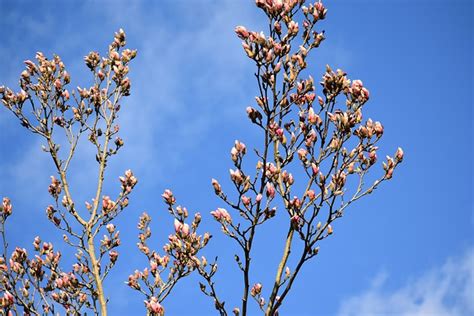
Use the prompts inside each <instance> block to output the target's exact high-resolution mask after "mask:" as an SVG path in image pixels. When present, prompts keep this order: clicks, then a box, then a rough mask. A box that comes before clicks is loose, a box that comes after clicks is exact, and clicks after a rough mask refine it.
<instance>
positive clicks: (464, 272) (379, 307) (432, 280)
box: [339, 248, 474, 316]
mask: <svg viewBox="0 0 474 316" xmlns="http://www.w3.org/2000/svg"><path fill="white" fill-rule="evenodd" d="M386 279H387V275H386V273H381V274H379V275H378V276H376V278H375V279H374V281H373V283H372V285H371V287H370V288H369V289H368V290H366V291H365V292H363V293H360V294H358V295H355V296H353V297H350V298H348V299H346V300H345V301H344V302H343V303H342V304H341V306H340V309H339V315H340V316H352V315H364V316H371V315H373V316H375V315H377V316H382V315H407V316H408V315H410V316H465V315H474V248H471V249H469V250H468V251H466V253H465V254H464V255H463V256H460V257H457V258H450V259H448V260H447V261H446V262H445V263H444V264H443V265H442V266H439V267H436V268H434V269H432V270H430V271H428V272H426V273H424V274H423V275H422V276H420V277H418V278H416V279H413V280H411V281H410V282H408V283H407V284H406V285H405V286H403V287H401V288H399V289H396V290H394V291H387V290H384V288H383V285H384V284H385V281H386Z"/></svg>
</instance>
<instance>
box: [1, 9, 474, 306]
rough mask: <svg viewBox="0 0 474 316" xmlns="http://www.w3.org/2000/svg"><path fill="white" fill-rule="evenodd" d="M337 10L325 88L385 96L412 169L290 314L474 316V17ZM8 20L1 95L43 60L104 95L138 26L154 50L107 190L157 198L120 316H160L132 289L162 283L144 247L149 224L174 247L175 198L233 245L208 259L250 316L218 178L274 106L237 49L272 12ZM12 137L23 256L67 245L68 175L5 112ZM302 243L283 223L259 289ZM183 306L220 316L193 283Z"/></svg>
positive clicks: (343, 236)
mask: <svg viewBox="0 0 474 316" xmlns="http://www.w3.org/2000/svg"><path fill="white" fill-rule="evenodd" d="M326 6H327V8H328V9H329V12H328V16H327V19H326V20H325V21H323V22H322V23H321V24H320V28H323V29H325V30H326V36H327V40H326V41H325V42H324V43H323V44H322V46H321V48H320V49H318V50H317V51H316V52H315V53H314V54H313V56H312V59H311V64H312V65H311V66H310V69H309V70H308V73H309V74H311V75H312V76H313V77H314V78H320V77H321V75H322V74H323V71H324V65H325V64H329V65H331V66H332V67H333V68H342V69H344V70H345V71H346V72H348V74H349V77H350V78H353V79H359V78H360V79H362V80H363V81H364V84H365V85H366V86H367V87H368V88H369V89H370V91H371V100H370V102H369V103H368V104H367V106H366V110H365V111H366V112H365V116H366V117H371V118H373V119H376V120H380V121H381V122H382V123H383V124H384V127H385V134H384V139H383V141H382V143H381V146H380V147H381V151H382V152H381V153H385V154H393V153H394V151H395V149H396V148H397V147H398V146H401V147H403V148H404V150H405V153H406V159H405V160H404V162H403V165H402V166H401V167H400V168H399V169H398V170H396V174H395V177H394V179H393V180H392V181H391V182H389V183H387V184H386V185H385V186H383V188H382V189H380V190H377V192H376V194H374V195H372V196H369V197H368V198H366V199H364V200H363V201H361V202H360V203H356V204H354V205H353V207H352V208H350V209H349V211H348V212H347V214H346V216H344V217H343V218H342V219H341V220H339V221H338V222H336V223H335V225H334V228H335V234H334V235H333V237H331V238H330V239H328V240H326V241H325V242H323V243H322V244H321V245H320V246H321V252H320V255H319V256H318V257H317V259H316V260H314V261H312V262H311V263H310V264H309V265H307V266H306V268H305V269H304V270H303V278H300V279H299V280H298V281H297V282H296V284H295V286H294V290H293V294H292V295H290V296H289V297H288V301H287V305H286V307H283V308H282V310H281V312H282V315H387V314H390V315H407V314H409V315H466V314H469V313H474V305H473V304H474V303H473V300H472V297H473V296H474V293H473V283H474V271H473V270H474V267H473V266H474V250H473V228H474V216H473V199H472V193H473V184H472V181H473V171H472V154H473V153H472V146H473V130H472V120H473V116H472V114H473V113H472V105H473V93H472V87H473V77H472V73H473V71H474V67H473V57H472V56H473V22H472V20H473V16H472V15H473V7H472V2H471V1H468V0H465V1H463V0H452V1H437V0H435V1H422V0H418V1H377V0H365V1H357V2H355V1H349V0H340V1H327V2H326ZM0 10H1V15H2V19H0V30H2V31H3V32H2V39H1V41H0V83H1V84H5V85H7V86H11V87H16V84H17V80H18V77H19V73H20V72H21V71H22V69H23V63H22V62H23V60H25V59H28V58H33V57H34V55H35V52H36V51H43V52H44V53H45V54H46V55H47V56H51V54H52V53H53V52H54V53H56V54H58V55H60V56H61V57H62V58H63V60H64V62H65V63H66V66H67V67H68V68H69V72H70V73H71V75H72V81H73V84H74V85H81V84H83V83H86V82H87V80H88V79H89V78H88V77H87V76H88V71H87V69H86V67H85V66H84V65H83V63H82V58H83V56H84V55H86V54H87V53H88V52H89V51H91V50H98V51H100V52H104V51H105V50H106V47H107V45H108V43H109V42H110V40H111V38H112V36H113V33H114V31H116V30H117V29H118V28H120V27H122V28H123V29H124V30H125V31H126V32H127V35H128V46H129V47H131V48H136V49H138V52H139V55H138V57H137V58H136V60H134V63H133V64H132V69H131V78H132V96H131V97H129V98H128V100H127V101H126V103H125V104H124V106H123V112H122V116H121V118H120V122H121V126H122V130H121V135H122V137H123V138H124V140H125V143H126V146H125V147H124V148H123V151H122V153H121V154H120V155H118V156H116V157H115V159H114V161H113V162H112V163H111V164H110V168H109V170H108V173H107V177H108V183H107V185H106V190H108V191H109V192H116V190H117V189H118V187H117V181H116V178H117V177H118V176H119V175H121V174H122V173H123V171H124V170H125V169H128V168H131V169H132V170H133V171H134V172H135V174H136V175H137V177H138V178H139V181H140V182H139V184H138V185H137V187H136V190H135V193H134V194H133V197H132V199H131V203H130V206H129V208H128V209H127V210H126V212H125V213H123V214H122V216H121V218H120V219H119V220H118V221H117V226H118V227H119V229H120V231H121V234H122V242H123V245H124V246H122V247H121V249H119V250H120V252H121V255H122V258H121V259H122V260H120V259H119V263H118V264H117V266H116V268H115V270H114V272H113V273H112V274H111V275H110V279H109V280H108V283H107V285H106V289H107V290H108V293H109V296H110V300H111V302H110V310H111V314H112V315H132V314H136V311H137V310H139V311H143V309H144V307H143V303H142V297H140V296H139V295H138V294H137V293H135V292H134V291H132V290H129V289H128V288H127V287H126V286H125V285H124V284H123V281H124V280H126V278H127V276H128V274H130V273H131V272H133V270H134V269H136V268H143V267H144V266H145V262H144V261H143V258H142V257H141V256H140V255H139V253H138V251H137V250H136V248H135V247H134V246H133V245H134V244H135V243H136V235H137V230H136V228H135V226H136V224H135V223H136V222H137V219H138V217H139V215H140V214H141V212H142V211H144V210H146V211H148V212H149V213H150V215H151V216H152V217H153V218H154V225H155V226H154V227H155V229H154V238H155V239H154V240H155V242H156V248H160V247H161V246H159V245H161V244H163V242H164V240H165V238H166V236H167V235H168V233H169V230H170V227H171V226H170V225H171V222H170V219H169V218H168V217H167V216H166V211H165V208H164V207H163V205H162V203H161V198H160V197H159V195H160V194H161V192H162V191H163V190H164V189H166V188H171V189H173V191H174V192H175V195H176V196H177V198H178V201H179V203H181V204H183V205H185V206H187V207H188V209H190V210H195V211H200V212H201V213H202V214H204V217H205V218H204V224H203V225H204V226H205V227H208V229H209V230H210V231H211V232H213V234H214V237H215V238H213V240H212V243H211V245H210V247H209V249H208V250H207V253H208V254H209V256H210V257H211V256H213V255H214V254H216V253H218V254H219V255H220V259H219V260H220V272H219V283H218V286H219V290H220V291H221V292H222V293H223V294H222V298H223V299H225V300H226V301H228V303H227V305H228V306H234V305H235V304H238V303H239V299H240V292H241V290H240V283H239V280H240V276H239V275H238V271H237V268H236V266H235V264H234V263H233V262H232V257H233V253H234V251H233V250H232V246H233V245H232V243H231V241H230V240H228V239H227V238H225V237H224V236H223V235H221V234H219V231H218V230H219V228H218V225H217V224H216V223H214V222H213V221H212V220H211V219H210V216H209V215H208V214H209V211H211V210H213V209H215V208H216V207H219V206H222V204H221V203H220V201H219V200H218V199H217V198H216V197H215V196H214V193H213V190H212V188H211V186H210V179H211V178H213V177H214V178H218V179H220V180H221V183H222V184H223V185H224V186H229V185H230V181H229V179H228V169H229V168H230V167H231V161H230V159H229V150H230V148H231V147H232V144H233V141H234V140H235V139H240V140H242V141H244V142H246V143H254V142H255V140H256V139H257V137H258V133H257V131H256V130H255V129H254V128H253V127H252V126H251V124H250V123H249V122H248V120H247V118H246V114H245V108H246V106H248V105H250V104H252V101H253V98H254V95H255V94H256V92H257V90H256V89H257V86H256V84H255V82H254V77H253V71H254V68H253V65H252V63H251V62H250V61H249V60H248V59H247V58H246V57H245V56H244V53H243V51H242V49H241V47H240V40H238V39H237V38H236V37H235V36H234V33H233V29H234V27H235V26H236V25H245V26H247V27H248V28H249V29H253V30H257V31H260V30H263V29H264V28H265V25H264V22H265V20H264V15H263V13H262V12H260V11H259V10H258V9H257V8H256V7H255V6H254V1H251V0H248V1H247V0H245V1H244V0H239V1H235V0H213V1H212V0H187V1H186V0H178V1H134V2H132V1H81V2H80V1H67V2H66V1H43V2H42V3H38V2H37V1H9V0H0ZM319 92H320V91H319ZM0 126H1V129H2V132H1V133H0V148H1V151H0V153H1V154H0V164H1V166H2V168H0V195H1V196H9V197H10V198H11V199H12V200H13V203H14V207H15V214H14V216H13V217H12V218H11V219H10V226H9V229H10V231H9V236H10V240H11V244H12V245H21V246H25V247H30V245H31V242H32V240H33V238H34V236H36V235H41V236H42V237H43V239H49V240H53V241H54V240H57V241H60V240H61V234H60V233H59V232H56V231H55V230H54V229H53V227H52V225H51V224H50V223H49V222H48V221H47V220H46V217H45V216H44V208H45V206H47V205H48V204H49V203H50V198H49V196H48V194H47V185H48V182H49V176H50V175H51V174H53V166H52V163H51V162H50V161H49V159H48V157H47V156H46V154H44V153H42V152H41V149H40V147H41V141H40V140H39V139H38V138H37V137H34V135H30V134H28V133H27V132H26V130H24V129H22V128H21V127H20V126H19V124H18V123H17V121H15V120H14V119H13V117H12V116H11V115H10V113H8V112H7V111H6V110H4V109H0ZM383 156H384V155H381V157H383ZM76 159H77V160H76V161H75V163H74V164H73V165H72V168H73V169H74V170H73V174H72V177H73V184H72V186H73V192H74V193H75V194H77V196H81V197H83V199H89V198H91V197H92V192H93V185H91V184H90V183H91V181H90V179H91V177H92V179H93V177H94V174H95V169H94V167H95V165H96V164H95V162H94V159H93V154H92V150H91V148H90V147H88V146H87V145H84V146H82V147H80V148H79V152H78V155H77V157H76ZM74 188H75V189H74ZM272 225H273V226H272ZM204 226H203V227H204ZM285 227H286V224H282V223H279V222H278V221H276V222H275V223H274V224H271V225H270V226H269V227H268V228H266V229H264V230H263V231H262V235H261V236H260V237H259V238H257V249H256V250H257V252H256V255H255V261H254V269H255V270H254V273H253V276H254V277H253V282H262V283H263V284H264V286H265V284H269V282H270V280H271V279H272V278H273V277H274V273H273V270H274V269H275V263H276V260H277V259H275V258H277V257H279V253H280V251H281V248H282V247H283V241H281V242H277V241H275V240H278V237H279V236H280V235H284V234H285V233H286V228H285ZM58 244H59V243H58ZM64 251H65V252H67V251H69V250H68V249H67V248H64ZM123 259H125V260H123ZM269 271H270V272H271V273H269ZM165 307H166V309H167V312H168V315H191V314H192V315H213V314H214V311H213V307H212V304H211V302H210V301H209V300H208V299H207V298H205V297H203V296H202V295H201V294H200V293H199V290H198V288H197V286H196V279H193V278H191V279H189V280H187V281H183V282H182V283H181V284H179V285H178V287H177V288H176V291H175V292H174V295H173V296H172V297H171V298H170V299H169V300H168V301H166V302H165ZM252 308H255V306H253V307H252ZM252 311H253V312H256V311H257V310H256V309H252Z"/></svg>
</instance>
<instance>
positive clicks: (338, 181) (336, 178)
mask: <svg viewBox="0 0 474 316" xmlns="http://www.w3.org/2000/svg"><path fill="white" fill-rule="evenodd" d="M346 178H347V174H346V173H345V172H344V171H340V172H338V173H336V174H333V175H332V176H331V182H330V183H329V189H330V190H331V191H333V194H334V195H341V194H343V193H344V192H343V190H342V189H343V188H344V185H345V184H346Z"/></svg>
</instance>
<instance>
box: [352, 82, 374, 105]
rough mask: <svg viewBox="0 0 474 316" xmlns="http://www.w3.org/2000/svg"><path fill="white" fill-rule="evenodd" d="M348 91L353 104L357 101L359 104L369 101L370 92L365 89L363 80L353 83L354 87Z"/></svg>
mask: <svg viewBox="0 0 474 316" xmlns="http://www.w3.org/2000/svg"><path fill="white" fill-rule="evenodd" d="M348 91H349V94H350V96H351V99H352V101H353V102H354V101H356V102H359V104H364V103H365V102H367V100H369V95H370V93H369V90H367V89H366V88H365V87H364V84H363V83H362V81H361V80H354V81H352V85H351V87H350V88H349V89H348Z"/></svg>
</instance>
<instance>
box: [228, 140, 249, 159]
mask: <svg viewBox="0 0 474 316" xmlns="http://www.w3.org/2000/svg"><path fill="white" fill-rule="evenodd" d="M246 153H247V147H246V146H245V144H244V143H242V142H240V141H238V140H236V141H235V144H234V147H232V149H231V151H230V155H231V158H232V161H233V162H235V163H237V161H238V160H239V159H242V158H243V156H244V155H245V154H246Z"/></svg>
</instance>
